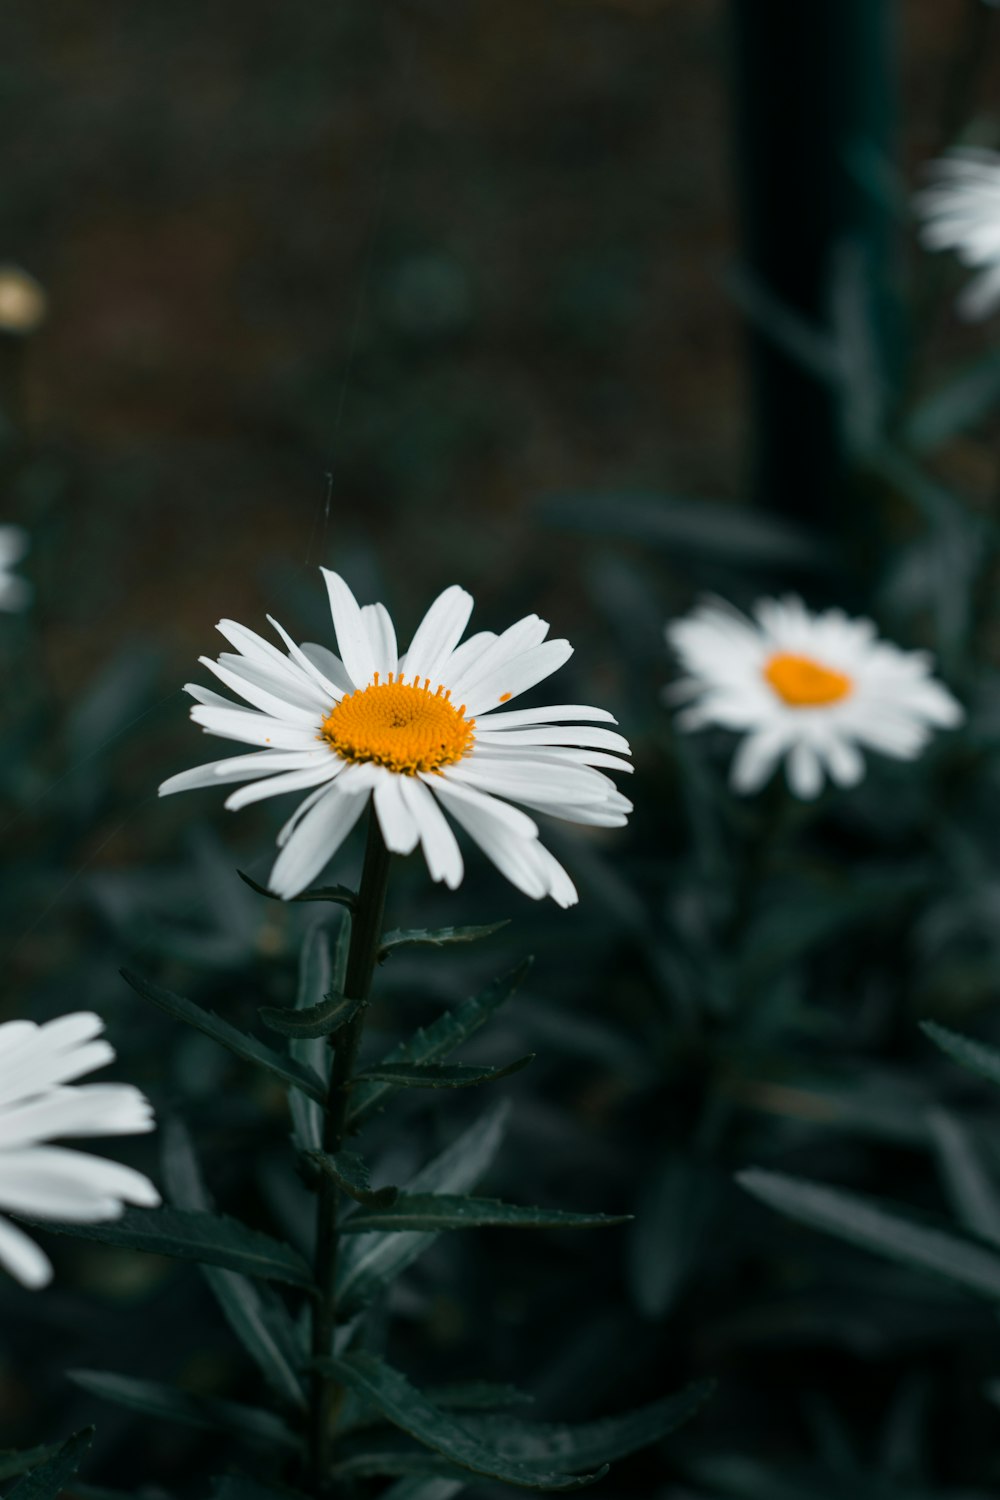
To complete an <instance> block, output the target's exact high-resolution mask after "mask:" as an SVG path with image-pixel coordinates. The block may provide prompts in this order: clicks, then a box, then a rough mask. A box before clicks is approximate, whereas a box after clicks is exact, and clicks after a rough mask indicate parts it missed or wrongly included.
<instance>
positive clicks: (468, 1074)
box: [355, 1052, 535, 1089]
mask: <svg viewBox="0 0 1000 1500" xmlns="http://www.w3.org/2000/svg"><path fill="white" fill-rule="evenodd" d="M534 1059H535V1054H534V1053H533V1052H529V1053H528V1054H527V1055H526V1056H525V1057H518V1058H516V1059H515V1060H514V1062H511V1063H506V1064H504V1066H503V1067H496V1068H489V1067H485V1068H476V1067H471V1066H470V1065H468V1064H467V1063H417V1062H412V1063H411V1062H399V1063H396V1062H384V1063H375V1064H374V1066H372V1067H368V1068H364V1069H363V1070H362V1071H361V1072H360V1073H357V1074H356V1075H355V1077H356V1078H357V1081H358V1083H359V1084H361V1085H362V1086H363V1085H364V1084H366V1083H388V1084H389V1085H390V1086H391V1087H392V1088H397V1089H466V1088H472V1087H474V1086H475V1085H476V1084H479V1083H492V1082H494V1081H495V1080H496V1079H498V1078H506V1077H508V1075H509V1074H511V1073H519V1072H520V1071H521V1069H522V1068H526V1067H527V1066H528V1064H529V1063H530V1062H534Z"/></svg>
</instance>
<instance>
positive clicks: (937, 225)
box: [914, 146, 1000, 320]
mask: <svg viewBox="0 0 1000 1500" xmlns="http://www.w3.org/2000/svg"><path fill="white" fill-rule="evenodd" d="M928 174H929V176H930V179H931V180H930V182H929V184H928V186H927V187H925V188H922V189H921V191H920V192H918V193H917V194H916V196H915V198H914V206H915V208H916V211H917V214H918V216H919V217H920V219H921V220H922V225H921V229H920V239H921V241H922V243H923V244H924V245H925V246H926V247H927V249H928V250H954V251H955V253H956V255H957V256H958V258H959V260H960V261H961V262H962V264H963V265H966V266H972V267H974V268H976V269H978V270H979V271H980V274H979V275H978V276H975V277H974V278H973V279H972V280H971V281H970V282H969V285H968V286H967V287H966V288H965V290H964V291H963V293H962V295H961V296H960V297H959V299H958V302H957V304H956V305H957V308H958V311H959V313H960V314H961V316H962V317H963V318H968V319H970V320H975V319H977V318H985V317H987V316H988V315H989V314H990V313H991V312H993V311H994V309H995V308H996V306H997V304H998V303H1000V155H998V153H997V152H996V151H987V150H986V149H985V148H983V147H975V146H960V147H956V148H955V149H954V150H952V151H949V152H947V153H946V154H945V155H944V156H941V157H939V158H938V159H937V160H936V161H932V162H931V163H930V166H929V167H928Z"/></svg>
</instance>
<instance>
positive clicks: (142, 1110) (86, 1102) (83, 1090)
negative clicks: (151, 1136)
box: [0, 1083, 156, 1150]
mask: <svg viewBox="0 0 1000 1500" xmlns="http://www.w3.org/2000/svg"><path fill="white" fill-rule="evenodd" d="M155 1124H156V1122H155V1119H154V1116H153V1107H152V1105H151V1104H150V1102H149V1100H148V1099H147V1098H146V1096H145V1094H142V1093H140V1091H139V1090H138V1089H136V1088H133V1087H132V1086H131V1085H130V1084H126V1083H93V1084H83V1085H82V1086H81V1085H76V1086H74V1087H69V1088H65V1087H56V1088H53V1089H50V1090H49V1091H47V1092H46V1093H43V1094H41V1095H39V1096H37V1097H36V1098H33V1099H30V1100H28V1101H27V1102H25V1103H21V1104H19V1105H17V1106H16V1107H13V1108H11V1107H9V1106H7V1107H6V1108H4V1109H3V1111H2V1113H0V1140H2V1145H3V1149H4V1150H9V1149H11V1148H13V1147H19V1146H26V1145H31V1144H34V1143H35V1142H37V1141H41V1140H53V1139H55V1138H56V1137H65V1136H74V1135H86V1136H98V1135H143V1134H145V1133H146V1132H147V1131H150V1130H153V1129H154V1128H155Z"/></svg>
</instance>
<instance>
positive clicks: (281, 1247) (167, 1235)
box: [18, 1208, 312, 1289]
mask: <svg viewBox="0 0 1000 1500" xmlns="http://www.w3.org/2000/svg"><path fill="white" fill-rule="evenodd" d="M18 1217H19V1218H21V1221H22V1223H26V1224H31V1225H32V1226H33V1227H34V1228H36V1229H42V1230H49V1231H50V1232H51V1233H53V1234H66V1235H70V1236H72V1237H73V1238H75V1239H82V1240H97V1241H98V1243H99V1244H102V1245H119V1246H121V1247H123V1248H124V1249H126V1250H143V1251H145V1252H147V1253H148V1254H151V1255H168V1256H172V1257H174V1258H175V1259H177V1260H194V1261H199V1262H200V1263H201V1264H203V1265H209V1266H223V1267H224V1268H225V1269H226V1270H228V1271H241V1272H242V1273H243V1274H244V1275H246V1276H259V1277H261V1278H262V1279H263V1280H265V1281H283V1282H287V1283H288V1285H289V1286H299V1287H307V1288H309V1289H311V1288H312V1272H311V1270H310V1269H309V1266H308V1265H307V1264H306V1262H305V1261H304V1260H303V1258H302V1256H301V1255H300V1254H299V1252H298V1251H297V1250H293V1249H292V1247H291V1245H286V1244H284V1243H283V1242H282V1241H281V1240H276V1239H272V1238H271V1236H270V1235H267V1234H261V1233H260V1231H259V1230H256V1229H248V1228H247V1226H246V1225H245V1224H241V1223H240V1222H239V1220H238V1219H231V1218H229V1216H228V1215H226V1214H205V1213H193V1212H190V1211H187V1210H184V1209H179V1208H129V1209H126V1210H125V1212H124V1214H122V1216H121V1218H120V1219H114V1220H112V1221H111V1222H109V1223H104V1224H65V1223H56V1222H54V1221H52V1220H49V1219H45V1220H44V1221H43V1220H40V1219H29V1218H26V1217H23V1216H21V1215H19V1216H18Z"/></svg>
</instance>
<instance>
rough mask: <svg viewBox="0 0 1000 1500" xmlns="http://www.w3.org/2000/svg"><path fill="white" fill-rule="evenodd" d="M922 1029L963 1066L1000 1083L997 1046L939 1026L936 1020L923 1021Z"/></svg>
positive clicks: (999, 1052)
mask: <svg viewBox="0 0 1000 1500" xmlns="http://www.w3.org/2000/svg"><path fill="white" fill-rule="evenodd" d="M920 1030H921V1031H922V1032H923V1033H924V1036H926V1037H929V1038H930V1040H931V1041H932V1042H933V1043H934V1045H935V1046H936V1047H940V1048H941V1051H942V1052H945V1053H947V1055H948V1056H949V1057H950V1058H952V1059H953V1061H955V1062H957V1063H961V1065H962V1067H963V1068H968V1069H970V1071H971V1072H973V1073H978V1074H979V1076H980V1077H981V1078H988V1079H989V1081H990V1083H997V1084H1000V1051H998V1050H997V1049H996V1047H990V1046H987V1044H986V1043H985V1042H977V1041H975V1040H974V1038H973V1037H971V1036H962V1035H961V1034H960V1033H959V1032H957V1031H949V1030H948V1028H947V1026H939V1025H938V1023H937V1022H936V1021H921V1023H920Z"/></svg>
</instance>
